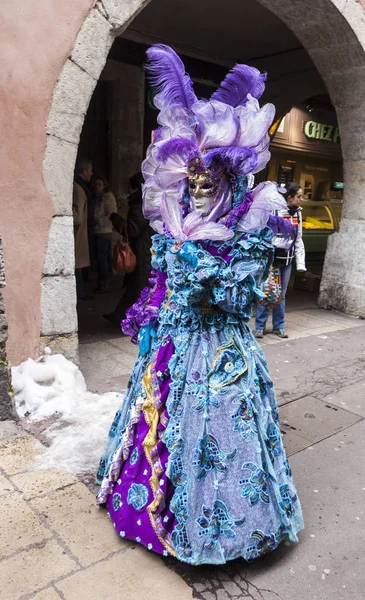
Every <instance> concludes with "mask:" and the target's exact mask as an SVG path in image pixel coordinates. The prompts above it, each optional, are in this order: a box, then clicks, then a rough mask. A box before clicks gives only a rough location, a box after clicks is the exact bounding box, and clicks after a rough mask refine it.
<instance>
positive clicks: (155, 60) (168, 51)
mask: <svg viewBox="0 0 365 600" xmlns="http://www.w3.org/2000/svg"><path fill="white" fill-rule="evenodd" d="M147 58H148V63H147V65H146V69H147V71H148V74H149V80H150V82H151V85H152V86H153V87H155V88H157V95H156V96H155V104H156V106H157V107H158V108H159V109H160V110H163V109H164V108H166V107H167V106H170V105H172V104H181V105H182V106H185V107H186V108H190V107H191V106H192V105H193V104H194V102H196V101H197V97H196V96H195V94H194V91H193V82H192V80H191V79H190V77H189V75H187V74H186V73H185V66H184V64H183V62H182V60H181V59H180V58H179V57H178V55H177V54H176V52H174V50H173V49H172V48H170V47H169V46H165V45H164V44H155V45H154V46H151V48H149V49H148V50H147Z"/></svg>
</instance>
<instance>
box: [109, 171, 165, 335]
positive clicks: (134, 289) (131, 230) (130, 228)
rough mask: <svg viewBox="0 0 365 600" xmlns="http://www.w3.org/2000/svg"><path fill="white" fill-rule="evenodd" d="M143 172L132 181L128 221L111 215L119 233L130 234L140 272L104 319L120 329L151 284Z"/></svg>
mask: <svg viewBox="0 0 365 600" xmlns="http://www.w3.org/2000/svg"><path fill="white" fill-rule="evenodd" d="M142 183H143V176H142V173H136V174H135V175H133V176H132V177H131V178H130V179H129V185H130V188H131V190H132V193H131V194H130V196H128V213H127V218H126V219H124V218H123V217H121V216H120V215H118V214H117V213H112V214H111V215H110V220H111V221H112V224H113V227H114V229H115V230H116V231H118V233H122V234H123V233H124V232H125V229H126V230H127V233H128V238H129V243H130V245H131V248H132V250H133V252H134V254H135V255H136V259H137V260H136V262H137V265H136V269H135V270H134V271H133V272H132V273H128V274H127V275H125V277H124V289H123V295H122V297H121V299H120V301H119V302H118V304H117V306H116V307H115V309H114V311H113V312H111V313H108V314H104V315H103V317H104V319H106V320H107V321H109V322H110V323H113V324H115V325H117V326H118V327H119V326H120V322H121V321H122V320H123V319H124V318H125V313H126V310H127V309H128V308H129V307H130V306H132V304H134V303H135V302H136V300H138V298H139V295H140V293H141V292H142V290H143V288H144V287H146V285H148V279H149V277H150V273H151V237H152V235H153V234H154V231H153V229H152V228H151V227H150V226H149V222H148V220H147V219H145V218H144V216H143V210H142Z"/></svg>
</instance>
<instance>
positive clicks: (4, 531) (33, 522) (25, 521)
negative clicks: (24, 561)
mask: <svg viewBox="0 0 365 600" xmlns="http://www.w3.org/2000/svg"><path fill="white" fill-rule="evenodd" d="M50 537H52V534H51V532H50V531H49V530H48V529H46V528H45V527H44V525H43V524H42V522H41V520H40V519H39V517H38V516H37V515H36V514H35V512H34V511H33V510H32V509H31V507H30V506H29V505H28V504H27V503H26V502H25V500H24V499H23V498H22V496H21V494H19V493H18V492H13V493H11V494H8V495H6V496H3V497H2V498H1V524H0V556H2V557H4V556H9V555H11V554H13V553H14V552H16V551H17V550H21V549H22V548H26V547H27V546H30V545H31V544H39V543H41V542H44V540H47V539H49V538H50Z"/></svg>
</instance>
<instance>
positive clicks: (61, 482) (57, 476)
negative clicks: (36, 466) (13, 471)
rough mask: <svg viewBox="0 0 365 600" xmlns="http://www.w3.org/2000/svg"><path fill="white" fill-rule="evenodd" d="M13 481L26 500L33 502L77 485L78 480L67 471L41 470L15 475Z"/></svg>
mask: <svg viewBox="0 0 365 600" xmlns="http://www.w3.org/2000/svg"><path fill="white" fill-rule="evenodd" d="M11 481H12V482H13V483H14V485H16V487H17V489H18V490H19V491H20V492H21V493H22V494H23V496H24V499H25V500H31V499H32V498H37V497H38V496H44V495H46V494H49V493H50V492H55V491H57V490H59V489H60V488H63V487H65V486H68V485H72V484H74V483H77V482H78V479H77V478H76V477H75V476H74V475H72V474H71V473H66V472H65V471H55V470H54V471H50V470H47V471H46V470H44V471H43V470H41V471H29V472H27V473H22V474H20V475H13V476H12V477H11ZM0 482H1V480H0ZM0 485H1V483H0ZM0 489H1V488H0Z"/></svg>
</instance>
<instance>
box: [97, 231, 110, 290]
mask: <svg viewBox="0 0 365 600" xmlns="http://www.w3.org/2000/svg"><path fill="white" fill-rule="evenodd" d="M109 248H110V239H109V238H106V237H101V236H98V235H97V236H95V253H96V262H97V265H98V286H100V287H101V286H102V285H105V284H107V283H108V281H109Z"/></svg>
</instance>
